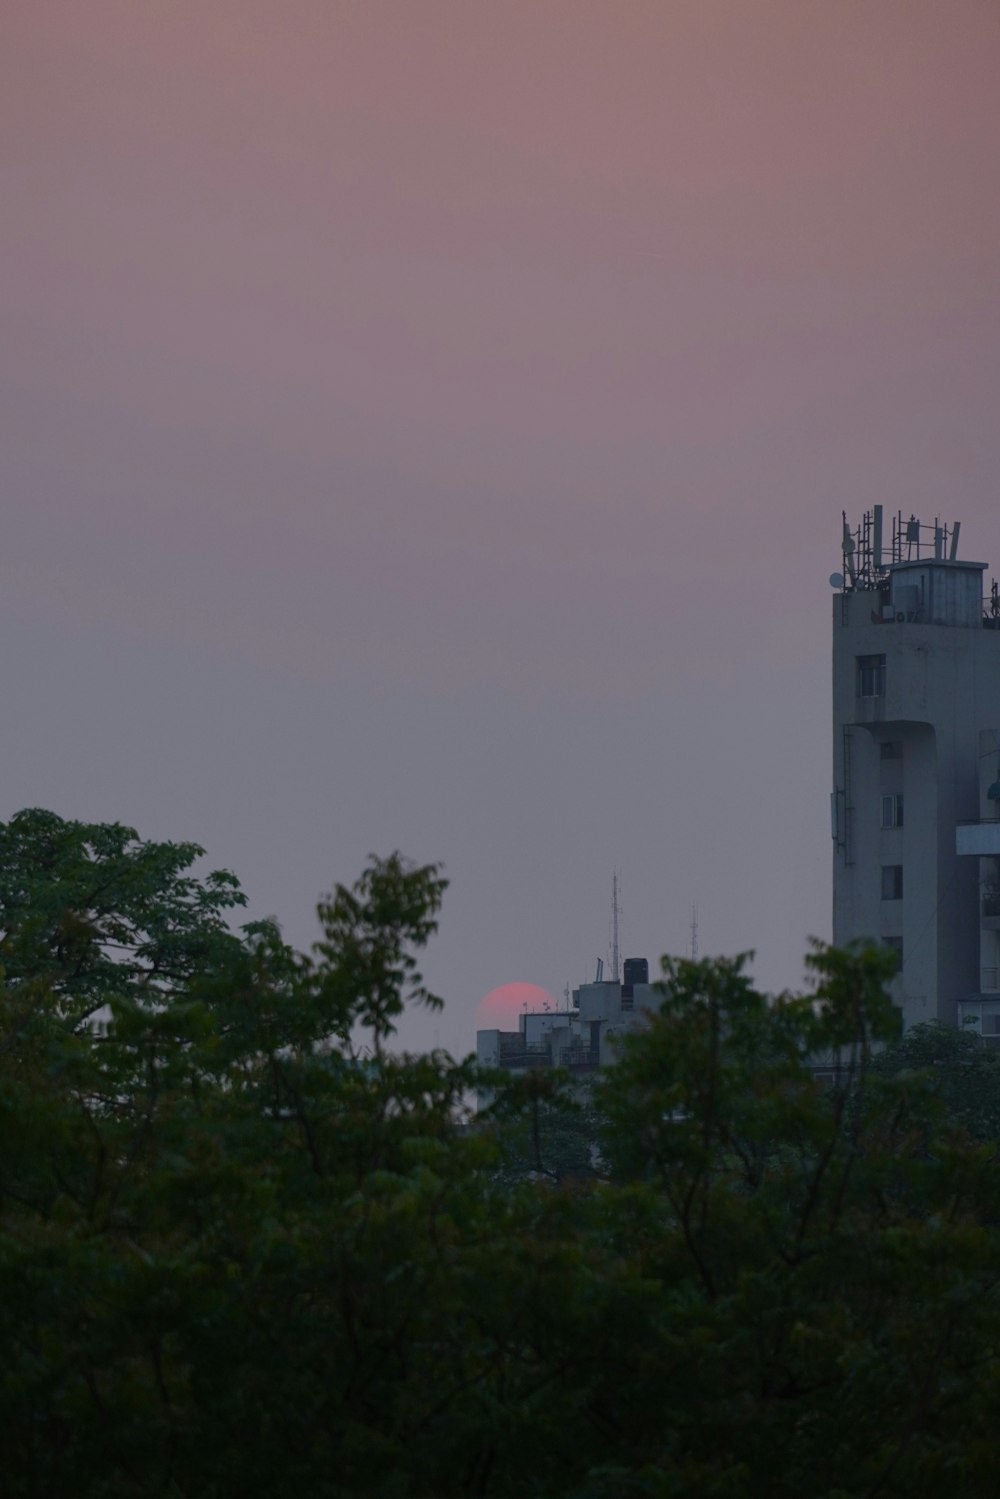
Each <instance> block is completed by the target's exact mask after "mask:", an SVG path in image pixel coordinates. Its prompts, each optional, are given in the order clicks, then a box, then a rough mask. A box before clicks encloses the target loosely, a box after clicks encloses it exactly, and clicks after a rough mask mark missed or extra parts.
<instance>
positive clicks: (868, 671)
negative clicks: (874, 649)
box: [857, 656, 885, 697]
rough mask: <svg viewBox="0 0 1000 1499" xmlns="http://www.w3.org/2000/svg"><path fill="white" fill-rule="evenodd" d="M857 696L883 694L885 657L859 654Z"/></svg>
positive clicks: (882, 695) (877, 695)
mask: <svg viewBox="0 0 1000 1499" xmlns="http://www.w3.org/2000/svg"><path fill="white" fill-rule="evenodd" d="M857 661H858V697H884V696H885V657H884V656H859V657H858V658H857Z"/></svg>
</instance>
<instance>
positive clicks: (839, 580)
mask: <svg viewBox="0 0 1000 1499" xmlns="http://www.w3.org/2000/svg"><path fill="white" fill-rule="evenodd" d="M843 586H844V574H843V573H831V574H830V587H831V588H843Z"/></svg>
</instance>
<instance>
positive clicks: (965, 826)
mask: <svg viewBox="0 0 1000 1499" xmlns="http://www.w3.org/2000/svg"><path fill="white" fill-rule="evenodd" d="M955 852H956V854H979V855H980V857H981V858H990V857H996V856H997V855H1000V818H998V819H997V820H996V821H995V822H960V823H959V824H958V826H957V828H956V829H955Z"/></svg>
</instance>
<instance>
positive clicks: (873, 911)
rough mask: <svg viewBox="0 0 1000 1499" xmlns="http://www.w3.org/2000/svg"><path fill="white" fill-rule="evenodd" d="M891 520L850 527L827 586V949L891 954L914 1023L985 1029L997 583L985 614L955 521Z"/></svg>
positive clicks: (999, 695)
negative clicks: (854, 945)
mask: <svg viewBox="0 0 1000 1499" xmlns="http://www.w3.org/2000/svg"><path fill="white" fill-rule="evenodd" d="M889 521H890V524H889V525H888V526H887V525H886V524H885V519H884V517H883V511H882V507H881V506H879V505H876V506H875V507H874V509H873V510H871V511H869V512H868V513H867V514H866V515H865V516H864V518H863V519H862V521H861V524H860V525H859V526H858V527H857V529H856V530H853V531H852V530H851V528H850V526H849V524H848V521H847V518H846V517H845V518H844V535H843V571H842V573H835V574H834V575H833V577H832V578H831V580H830V581H831V583H832V584H833V585H834V587H835V589H836V593H835V595H834V599H833V785H834V789H833V795H832V801H831V831H832V833H833V840H834V859H833V940H834V942H835V943H838V944H839V943H845V942H848V941H851V940H853V939H855V938H869V937H872V938H876V939H878V940H880V941H881V942H883V943H886V944H887V945H888V946H891V947H892V948H894V949H895V951H896V952H897V954H898V957H899V973H898V977H897V979H896V990H897V998H898V1002H899V1003H900V1005H901V1007H902V1010H903V1019H904V1023H905V1024H906V1025H907V1026H909V1025H914V1024H917V1023H919V1022H921V1021H926V1020H940V1021H943V1022H944V1023H946V1024H950V1025H955V1024H959V1023H962V1022H963V1021H965V1022H969V1021H971V1022H973V1023H976V1017H977V1016H979V1017H980V1023H981V1016H982V1013H983V1011H982V1005H983V1000H982V996H983V994H984V992H985V993H987V994H988V993H989V992H990V991H992V992H993V993H994V995H995V1001H996V1010H997V1012H998V1014H1000V983H998V966H1000V950H998V946H997V937H996V933H995V931H994V930H993V929H992V928H990V927H986V928H984V927H983V925H982V924H983V921H984V920H992V918H987V917H984V915H983V912H984V910H985V909H986V907H985V906H984V900H985V899H986V896H987V891H986V889H985V887H986V886H987V884H988V881H989V880H990V879H991V878H994V876H995V875H996V874H997V873H1000V862H998V860H1000V842H996V840H995V838H994V835H995V834H1000V823H997V824H996V825H995V826H994V827H993V828H992V829H990V828H986V829H985V831H983V830H982V825H983V823H984V820H986V819H989V817H990V808H994V809H996V810H1000V801H997V802H992V803H991V802H990V801H989V799H988V797H987V795H986V793H987V791H988V790H989V787H990V785H991V784H992V783H994V782H996V781H997V779H998V769H1000V768H998V765H997V750H996V745H997V736H996V733H995V730H996V729H997V728H998V727H1000V604H998V599H997V589H996V584H994V585H993V588H992V592H991V594H990V596H989V598H988V599H986V600H985V601H984V574H985V571H986V567H987V564H986V563H985V562H966V561H963V560H961V559H960V558H959V556H958V543H959V526H958V524H956V525H954V526H947V525H944V524H942V523H940V522H938V521H935V522H934V523H933V524H932V525H925V524H923V523H922V522H920V521H918V520H917V519H916V518H915V517H910V518H909V519H904V517H903V516H902V514H897V515H895V516H891V517H889ZM987 745H988V746H990V748H989V749H988V750H987V749H984V746H987ZM986 760H989V762H990V764H989V765H987V764H986V763H985V761H986ZM995 789H996V790H997V792H998V796H1000V787H998V788H995ZM973 827H975V828H979V829H980V831H978V832H976V833H975V834H973V833H970V832H969V831H968V830H969V829H970V828H973ZM994 843H995V845H996V846H995V847H994ZM987 844H988V845H989V846H988V847H986V845H987ZM969 855H975V856H976V857H969ZM994 883H997V881H996V880H994ZM997 909H998V911H1000V902H998V903H997ZM996 925H997V926H1000V921H997V923H996ZM981 939H982V944H983V952H982V954H981V952H980V947H981ZM987 960H988V961H987ZM987 1009H988V1010H989V1011H990V1013H991V1014H992V1009H991V1007H990V1006H989V1004H988V1002H987ZM984 1030H985V1027H984ZM998 1039H1000V1032H998Z"/></svg>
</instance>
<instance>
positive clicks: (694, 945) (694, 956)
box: [691, 905, 698, 963]
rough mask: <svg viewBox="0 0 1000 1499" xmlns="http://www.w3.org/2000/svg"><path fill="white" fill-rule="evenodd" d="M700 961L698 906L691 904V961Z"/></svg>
mask: <svg viewBox="0 0 1000 1499" xmlns="http://www.w3.org/2000/svg"><path fill="white" fill-rule="evenodd" d="M697 961H698V907H697V906H696V905H692V906H691V962H692V963H697Z"/></svg>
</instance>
